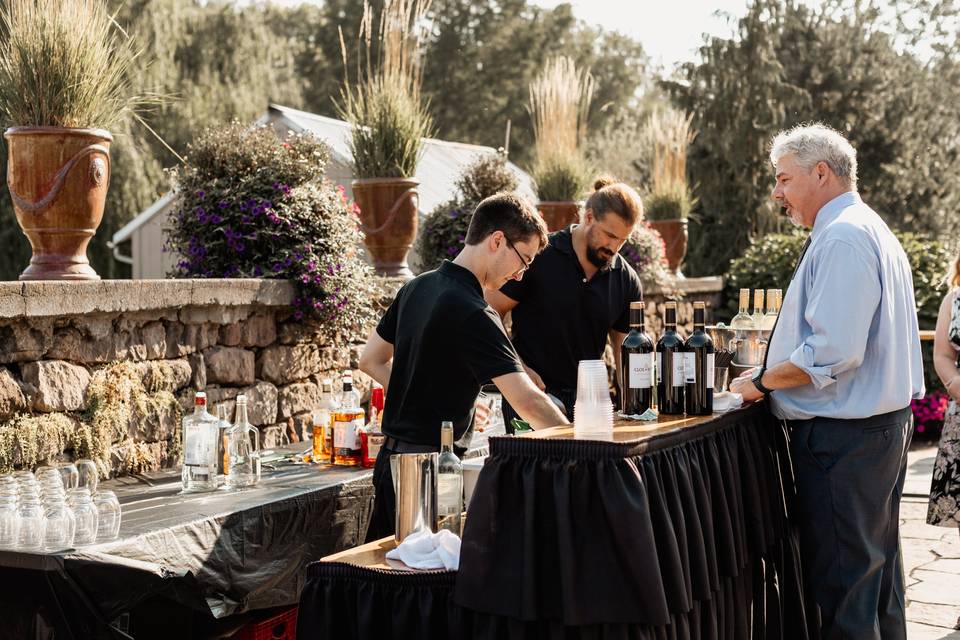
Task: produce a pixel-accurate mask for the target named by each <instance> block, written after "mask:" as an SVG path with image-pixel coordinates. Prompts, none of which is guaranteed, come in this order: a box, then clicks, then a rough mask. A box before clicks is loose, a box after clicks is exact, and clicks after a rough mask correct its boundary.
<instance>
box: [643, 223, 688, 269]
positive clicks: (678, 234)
mask: <svg viewBox="0 0 960 640" xmlns="http://www.w3.org/2000/svg"><path fill="white" fill-rule="evenodd" d="M650 226H651V227H653V228H654V229H656V230H657V232H658V233H659V234H660V237H661V238H663V244H664V245H666V249H667V263H668V269H669V271H670V273H671V274H672V275H675V276H682V275H683V274H681V273H680V265H681V264H683V258H684V256H686V255H687V239H688V235H687V221H686V219H682V220H650Z"/></svg>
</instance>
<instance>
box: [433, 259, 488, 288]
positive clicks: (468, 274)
mask: <svg viewBox="0 0 960 640" xmlns="http://www.w3.org/2000/svg"><path fill="white" fill-rule="evenodd" d="M438 271H440V273H442V274H444V275H446V276H449V277H451V278H453V279H454V280H459V281H460V282H462V283H463V284H465V285H467V286H468V287H470V288H471V289H474V290H475V291H476V292H477V294H478V295H480V296H481V297H483V287H481V286H480V281H479V280H478V279H477V276H475V275H474V274H473V271H470V269H467V268H466V267H461V266H460V265H458V264H454V263H453V262H450V261H449V260H444V261H443V262H442V263H441V264H440V268H439V269H438Z"/></svg>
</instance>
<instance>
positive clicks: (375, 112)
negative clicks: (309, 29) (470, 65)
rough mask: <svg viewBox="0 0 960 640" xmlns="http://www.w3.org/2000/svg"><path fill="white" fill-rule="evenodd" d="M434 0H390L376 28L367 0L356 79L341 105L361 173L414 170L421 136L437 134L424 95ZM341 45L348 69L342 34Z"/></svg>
mask: <svg viewBox="0 0 960 640" xmlns="http://www.w3.org/2000/svg"><path fill="white" fill-rule="evenodd" d="M430 3H431V0H387V1H386V3H385V4H384V7H383V11H382V12H381V14H380V17H379V23H378V26H377V29H376V32H375V31H374V27H373V22H374V20H373V12H372V10H371V8H370V5H369V4H368V3H367V2H366V1H365V2H364V10H363V19H362V22H361V25H360V36H359V39H358V43H357V57H356V63H357V65H356V75H357V81H356V82H355V83H351V82H350V81H349V79H345V81H344V86H343V90H342V91H341V100H340V104H339V105H338V108H339V111H340V115H341V117H342V118H343V119H344V120H346V121H348V122H350V123H351V124H353V125H354V128H353V134H352V137H351V141H350V147H351V151H352V152H353V162H354V175H355V176H356V177H357V178H386V177H410V176H412V175H414V173H415V172H416V168H417V162H418V161H419V158H420V151H421V147H422V139H423V138H425V137H429V136H430V135H432V131H433V119H432V118H431V117H430V114H429V111H428V109H427V106H426V104H425V103H424V101H423V100H422V98H421V95H420V89H421V86H422V72H423V64H422V63H423V47H422V42H423V37H424V36H425V34H426V26H425V19H426V13H427V11H428V10H429V8H430ZM374 39H376V41H374ZM374 45H376V46H374ZM340 46H341V52H342V54H343V59H344V68H348V65H347V54H346V46H345V44H344V42H343V37H342V34H341V40H340ZM374 50H378V51H379V58H378V59H375V56H374V53H373V52H374Z"/></svg>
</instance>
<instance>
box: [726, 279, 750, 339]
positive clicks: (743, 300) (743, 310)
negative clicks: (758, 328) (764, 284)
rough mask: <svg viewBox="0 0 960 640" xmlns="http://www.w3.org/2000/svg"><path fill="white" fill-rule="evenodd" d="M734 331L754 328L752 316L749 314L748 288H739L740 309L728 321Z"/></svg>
mask: <svg viewBox="0 0 960 640" xmlns="http://www.w3.org/2000/svg"><path fill="white" fill-rule="evenodd" d="M730 328H731V329H733V330H734V331H737V330H740V331H744V330H749V329H754V328H755V327H754V324H753V316H751V315H750V289H740V310H739V311H738V312H737V315H735V316H733V320H731V321H730Z"/></svg>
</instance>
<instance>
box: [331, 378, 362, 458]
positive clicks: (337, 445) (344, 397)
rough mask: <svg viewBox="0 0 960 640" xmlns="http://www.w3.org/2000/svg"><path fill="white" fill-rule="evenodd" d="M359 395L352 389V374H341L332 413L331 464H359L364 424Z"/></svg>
mask: <svg viewBox="0 0 960 640" xmlns="http://www.w3.org/2000/svg"><path fill="white" fill-rule="evenodd" d="M364 422H365V420H364V411H363V407H361V406H360V396H359V395H357V392H356V391H354V390H353V374H351V373H349V372H348V373H346V374H345V375H344V376H343V392H342V393H341V394H340V406H339V407H338V408H337V409H336V410H335V411H334V414H333V464H336V465H341V466H345V467H355V466H358V465H360V464H361V462H362V460H361V455H360V431H361V430H362V429H363V425H364Z"/></svg>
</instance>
